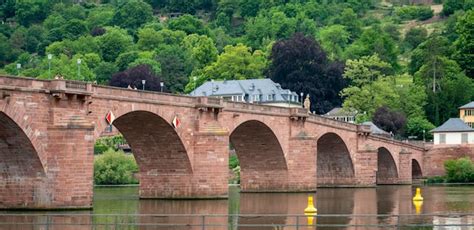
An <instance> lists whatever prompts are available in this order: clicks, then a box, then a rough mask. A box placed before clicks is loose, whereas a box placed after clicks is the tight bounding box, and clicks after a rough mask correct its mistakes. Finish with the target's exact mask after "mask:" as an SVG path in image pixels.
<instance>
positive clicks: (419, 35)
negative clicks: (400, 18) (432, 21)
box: [404, 27, 428, 50]
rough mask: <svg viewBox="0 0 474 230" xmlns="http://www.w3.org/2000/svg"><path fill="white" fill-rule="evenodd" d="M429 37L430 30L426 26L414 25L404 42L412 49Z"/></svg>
mask: <svg viewBox="0 0 474 230" xmlns="http://www.w3.org/2000/svg"><path fill="white" fill-rule="evenodd" d="M427 37H428V31H427V30H426V29H425V28H424V27H413V28H410V30H408V32H407V34H406V35H405V39H404V43H405V45H406V47H407V48H408V49H409V50H411V49H414V48H416V47H417V46H418V45H419V44H421V43H422V42H424V41H425V40H426V38H427Z"/></svg>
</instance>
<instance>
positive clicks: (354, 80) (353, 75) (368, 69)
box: [343, 54, 393, 87]
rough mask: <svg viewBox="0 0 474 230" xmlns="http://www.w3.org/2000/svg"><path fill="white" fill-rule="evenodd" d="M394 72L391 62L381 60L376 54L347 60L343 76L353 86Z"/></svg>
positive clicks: (365, 83) (361, 84)
mask: <svg viewBox="0 0 474 230" xmlns="http://www.w3.org/2000/svg"><path fill="white" fill-rule="evenodd" d="M392 72H393V69H392V67H391V66H390V64H389V63H387V62H384V61H382V60H380V58H379V56H378V55H377V54H375V55H372V56H364V57H362V58H361V59H357V60H347V61H346V68H345V69H344V75H343V76H344V77H345V78H347V79H349V80H350V82H351V84H352V85H353V86H357V87H360V86H363V85H367V84H370V83H372V82H374V81H376V80H377V79H379V78H384V77H386V76H387V75H389V74H391V73H392Z"/></svg>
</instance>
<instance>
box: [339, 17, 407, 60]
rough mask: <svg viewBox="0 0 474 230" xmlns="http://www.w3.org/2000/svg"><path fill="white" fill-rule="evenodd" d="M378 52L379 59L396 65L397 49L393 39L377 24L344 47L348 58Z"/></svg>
mask: <svg viewBox="0 0 474 230" xmlns="http://www.w3.org/2000/svg"><path fill="white" fill-rule="evenodd" d="M375 53H376V54H378V55H379V57H380V59H382V60H383V61H385V62H388V63H390V64H391V65H392V66H393V67H395V68H396V67H398V63H397V55H398V50H397V47H396V45H395V42H394V41H393V39H392V38H391V37H390V36H389V35H388V34H387V33H385V31H383V30H382V28H381V27H380V26H378V25H375V26H372V27H371V28H369V29H367V30H365V31H364V32H363V33H362V35H361V36H360V38H359V39H357V40H356V41H355V42H354V43H353V44H352V45H351V46H349V47H348V48H347V49H346V57H347V58H348V59H357V58H360V57H362V56H370V55H372V54H375Z"/></svg>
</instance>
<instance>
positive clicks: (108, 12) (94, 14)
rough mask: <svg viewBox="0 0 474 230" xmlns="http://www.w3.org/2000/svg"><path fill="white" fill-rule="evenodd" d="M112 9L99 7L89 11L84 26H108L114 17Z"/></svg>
mask: <svg viewBox="0 0 474 230" xmlns="http://www.w3.org/2000/svg"><path fill="white" fill-rule="evenodd" d="M114 14H115V11H114V8H112V7H108V6H99V7H96V8H93V9H91V10H90V11H89V14H88V15H87V19H86V24H87V26H88V27H89V28H91V29H92V28H96V27H104V26H110V25H111V23H112V19H113V17H114Z"/></svg>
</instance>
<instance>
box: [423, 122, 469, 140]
mask: <svg viewBox="0 0 474 230" xmlns="http://www.w3.org/2000/svg"><path fill="white" fill-rule="evenodd" d="M430 132H432V133H433V135H434V144H435V145H443V144H446V145H456V144H474V129H473V128H471V127H469V126H468V125H467V124H466V123H464V121H463V120H461V119H460V118H449V120H447V121H446V122H444V123H443V124H442V125H441V126H439V127H437V128H435V129H433V130H431V131H430Z"/></svg>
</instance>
